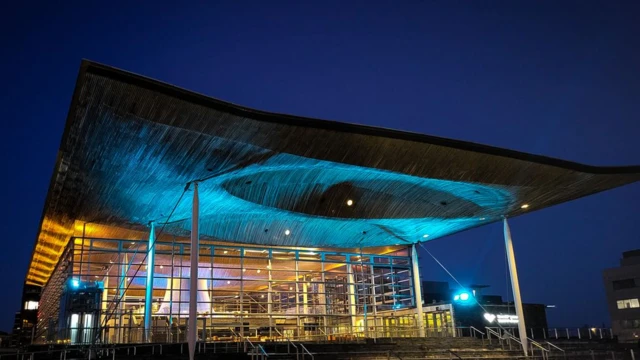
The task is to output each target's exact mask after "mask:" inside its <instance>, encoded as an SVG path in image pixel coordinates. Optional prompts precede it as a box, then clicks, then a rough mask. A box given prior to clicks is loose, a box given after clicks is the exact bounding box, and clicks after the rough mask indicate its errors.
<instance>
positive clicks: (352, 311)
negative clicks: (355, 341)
mask: <svg viewBox="0 0 640 360" xmlns="http://www.w3.org/2000/svg"><path fill="white" fill-rule="evenodd" d="M347 281H348V282H349V284H348V287H347V289H349V290H348V291H349V315H351V332H352V333H355V332H356V326H357V323H356V315H357V314H358V311H357V310H358V309H357V307H356V286H355V282H356V280H355V277H354V276H353V267H352V266H351V259H348V262H347Z"/></svg>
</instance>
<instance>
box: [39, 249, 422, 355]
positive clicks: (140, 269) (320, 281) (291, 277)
mask: <svg viewBox="0 0 640 360" xmlns="http://www.w3.org/2000/svg"><path fill="white" fill-rule="evenodd" d="M147 244H148V242H147V241H130V240H117V239H97V238H94V239H88V238H87V239H82V238H73V239H72V240H71V241H70V242H69V245H68V247H67V249H66V250H65V252H64V254H63V256H62V258H61V260H60V262H59V263H58V265H57V267H56V270H55V272H54V274H53V276H52V277H51V279H50V281H49V283H48V284H47V285H46V286H45V287H44V289H43V293H42V300H41V305H40V311H39V314H38V322H39V325H38V329H39V330H38V336H37V339H36V340H37V341H38V342H67V343H90V342H101V343H138V342H144V341H151V342H183V341H186V332H187V324H188V321H189V319H188V312H189V292H190V280H189V279H190V278H191V276H192V274H191V270H190V260H189V259H190V246H189V244H187V243H184V242H177V241H173V242H163V241H157V242H156V245H155V266H154V269H148V268H147V263H148V259H147ZM343 250H345V249H341V250H340V251H333V250H330V249H322V250H320V249H306V248H282V247H278V248H276V247H254V246H244V245H240V244H231V243H219V242H217V243H216V242H209V243H207V242H206V241H204V240H203V241H201V245H200V254H199V259H198V264H199V265H198V274H197V276H198V289H197V313H198V338H199V339H200V340H224V339H233V338H235V337H238V336H245V337H254V338H256V339H259V340H266V339H277V338H289V339H306V340H313V339H329V340H330V339H335V338H340V337H354V336H355V337H358V336H368V337H375V336H389V335H388V334H389V332H390V331H391V330H390V329H391V328H392V327H393V328H395V327H398V326H402V327H403V328H404V329H406V330H410V329H411V331H413V332H415V328H416V327H415V324H416V322H415V319H414V318H415V316H414V315H408V316H407V315H405V316H404V317H403V318H402V319H401V321H400V320H396V319H397V316H396V314H397V313H399V312H406V311H409V310H410V309H413V308H414V307H415V300H414V291H413V279H412V273H411V269H412V267H411V258H410V256H409V255H410V254H409V251H410V250H409V249H408V248H399V247H397V248H387V249H385V250H384V251H379V252H378V253H371V250H370V251H369V252H366V251H365V249H363V250H362V251H360V250H358V251H354V252H349V251H348V250H345V251H343ZM149 271H153V291H152V301H151V304H152V306H151V319H152V321H151V326H150V329H149V334H148V339H145V329H144V314H145V289H146V286H147V273H148V272H149ZM413 312H415V311H413ZM413 312H411V313H413ZM394 331H395V332H396V333H397V330H394ZM406 335H407V336H411V335H415V334H413V333H407V334H406Z"/></svg>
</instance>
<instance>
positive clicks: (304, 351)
mask: <svg viewBox="0 0 640 360" xmlns="http://www.w3.org/2000/svg"><path fill="white" fill-rule="evenodd" d="M300 347H301V348H302V360H304V354H305V353H306V354H309V356H311V360H313V359H314V357H313V354H312V353H311V351H309V349H307V347H306V346H304V344H300Z"/></svg>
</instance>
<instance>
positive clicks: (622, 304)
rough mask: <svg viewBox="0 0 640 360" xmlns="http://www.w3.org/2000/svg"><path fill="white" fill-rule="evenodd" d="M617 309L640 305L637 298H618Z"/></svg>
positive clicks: (632, 307)
mask: <svg viewBox="0 0 640 360" xmlns="http://www.w3.org/2000/svg"><path fill="white" fill-rule="evenodd" d="M617 304H618V309H634V308H639V307H640V302H639V301H638V299H624V300H618V301H617Z"/></svg>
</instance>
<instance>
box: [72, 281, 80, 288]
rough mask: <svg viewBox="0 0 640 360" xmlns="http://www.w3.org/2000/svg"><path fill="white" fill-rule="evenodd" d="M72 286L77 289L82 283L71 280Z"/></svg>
mask: <svg viewBox="0 0 640 360" xmlns="http://www.w3.org/2000/svg"><path fill="white" fill-rule="evenodd" d="M71 285H72V286H73V287H75V288H77V287H78V286H80V281H78V280H76V279H73V280H71Z"/></svg>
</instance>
